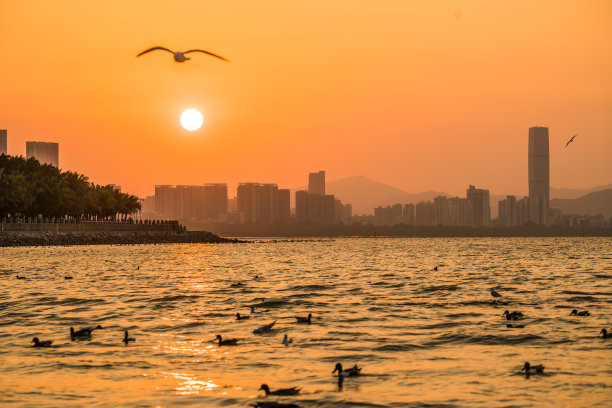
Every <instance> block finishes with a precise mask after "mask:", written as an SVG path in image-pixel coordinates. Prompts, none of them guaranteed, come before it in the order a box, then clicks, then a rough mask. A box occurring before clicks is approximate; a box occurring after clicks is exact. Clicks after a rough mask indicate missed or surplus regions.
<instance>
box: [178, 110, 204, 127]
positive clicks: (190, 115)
mask: <svg viewBox="0 0 612 408" xmlns="http://www.w3.org/2000/svg"><path fill="white" fill-rule="evenodd" d="M203 122H204V118H203V117H202V114H201V113H200V112H198V111H197V110H196V109H187V110H186V111H185V112H183V113H182V114H181V125H183V127H184V128H185V129H186V130H189V131H192V132H193V131H194V130H198V129H199V128H200V126H202V123H203Z"/></svg>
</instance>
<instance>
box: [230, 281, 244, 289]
mask: <svg viewBox="0 0 612 408" xmlns="http://www.w3.org/2000/svg"><path fill="white" fill-rule="evenodd" d="M230 286H231V287H232V288H239V287H240V286H242V282H237V283H232V284H231V285H230Z"/></svg>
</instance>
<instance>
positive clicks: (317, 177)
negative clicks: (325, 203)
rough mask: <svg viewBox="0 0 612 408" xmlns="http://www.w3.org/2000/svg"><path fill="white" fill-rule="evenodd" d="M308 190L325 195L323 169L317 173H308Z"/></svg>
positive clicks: (311, 192)
mask: <svg viewBox="0 0 612 408" xmlns="http://www.w3.org/2000/svg"><path fill="white" fill-rule="evenodd" d="M308 192H309V193H310V194H320V195H325V171H323V170H321V171H319V172H318V173H310V174H309V175H308Z"/></svg>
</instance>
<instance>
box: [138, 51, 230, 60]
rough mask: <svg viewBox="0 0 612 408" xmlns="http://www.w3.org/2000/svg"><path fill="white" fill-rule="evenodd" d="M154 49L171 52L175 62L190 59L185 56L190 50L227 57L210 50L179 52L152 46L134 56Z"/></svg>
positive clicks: (216, 56) (221, 58)
mask: <svg viewBox="0 0 612 408" xmlns="http://www.w3.org/2000/svg"><path fill="white" fill-rule="evenodd" d="M155 50H162V51H168V52H170V53H172V54H173V55H174V60H175V61H176V62H185V61H187V60H190V59H191V58H187V57H186V56H185V54H188V53H190V52H201V53H204V54H208V55H210V56H212V57H215V58H219V59H220V60H223V61H227V59H225V58H223V57H222V56H220V55H217V54H213V53H212V52H209V51H204V50H198V49H195V50H189V51H185V52H180V51H171V50H169V49H167V48H164V47H152V48H149V49H148V50H144V51H143V52H141V53H140V54H138V55H137V56H136V57H140V56H141V55H144V54H146V53H148V52H151V51H155Z"/></svg>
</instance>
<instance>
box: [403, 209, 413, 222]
mask: <svg viewBox="0 0 612 408" xmlns="http://www.w3.org/2000/svg"><path fill="white" fill-rule="evenodd" d="M402 216H403V217H404V222H405V223H406V224H408V225H413V224H414V204H405V205H404V210H403V211H402Z"/></svg>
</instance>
